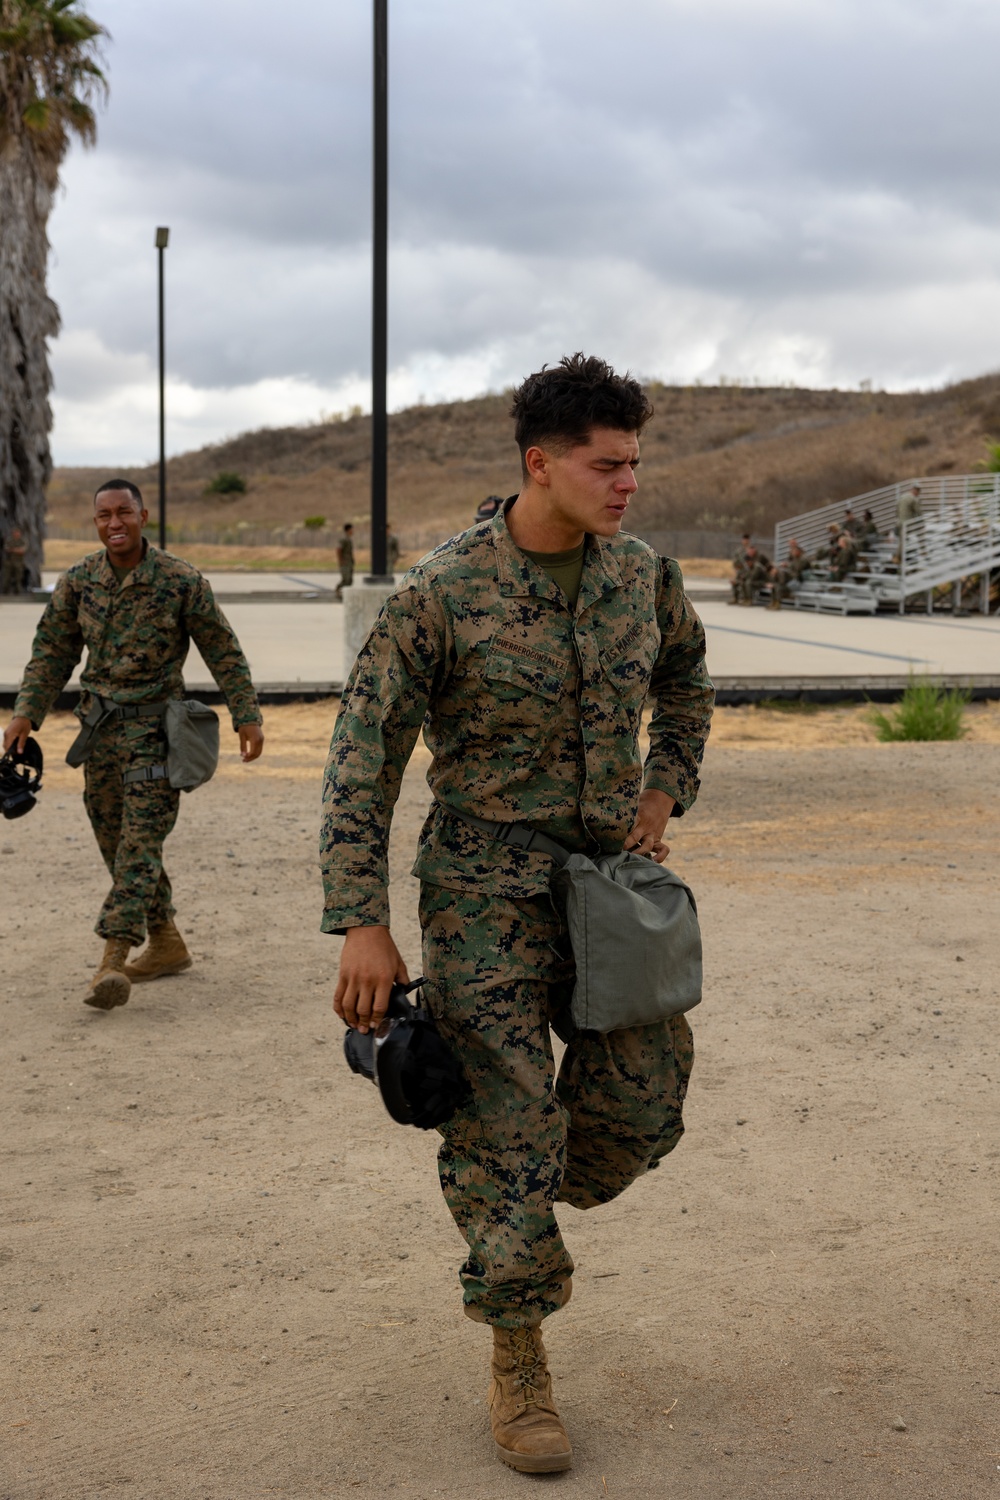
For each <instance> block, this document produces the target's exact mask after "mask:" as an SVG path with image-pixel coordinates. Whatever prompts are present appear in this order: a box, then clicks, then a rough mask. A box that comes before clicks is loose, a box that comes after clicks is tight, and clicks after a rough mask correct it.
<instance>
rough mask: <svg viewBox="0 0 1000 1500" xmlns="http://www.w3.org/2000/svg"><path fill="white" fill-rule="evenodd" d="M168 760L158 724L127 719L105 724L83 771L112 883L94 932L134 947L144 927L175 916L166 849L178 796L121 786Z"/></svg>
mask: <svg viewBox="0 0 1000 1500" xmlns="http://www.w3.org/2000/svg"><path fill="white" fill-rule="evenodd" d="M166 756H167V741H166V736H165V735H164V733H163V724H162V722H161V721H160V720H158V719H131V720H127V721H125V722H124V723H122V722H119V723H109V724H105V725H104V727H103V728H102V729H101V730H100V731H99V733H98V734H97V736H96V738H95V741H94V745H93V748H92V750H91V752H90V754H89V756H88V757H87V760H86V761H85V762H84V767H83V774H84V792H83V803H84V806H85V807H86V809H87V816H88V817H89V819H90V823H91V827H92V828H93V830H94V833H95V835H96V837H97V842H98V845H99V847H100V850H101V853H102V855H103V856H104V863H105V864H106V865H107V867H108V869H109V870H110V871H111V876H112V886H111V890H110V891H109V892H108V895H107V899H106V900H105V902H104V905H103V906H102V907H101V914H100V916H99V917H98V919H97V926H96V929H95V930H96V931H97V933H98V934H99V935H100V936H101V937H103V938H127V939H128V940H129V942H131V943H132V945H133V947H134V946H136V945H137V944H139V943H141V942H142V940H143V938H144V936H145V935H146V930H147V927H162V925H163V924H164V922H166V921H167V920H168V919H169V918H170V917H172V916H173V914H174V908H173V904H172V902H171V892H170V881H169V880H168V879H167V875H166V872H165V870H164V868H163V843H164V840H165V839H166V837H167V834H168V833H169V832H170V830H171V829H172V828H173V826H174V824H175V823H176V821H177V807H178V804H179V802H180V792H177V791H175V790H174V789H173V787H172V786H170V785H169V784H168V783H167V782H166V781H137V782H131V783H129V785H128V786H125V785H124V784H123V783H122V775H123V774H124V772H125V771H131V770H134V769H136V768H137V767H139V766H155V765H162V764H163V762H164V761H165V760H166Z"/></svg>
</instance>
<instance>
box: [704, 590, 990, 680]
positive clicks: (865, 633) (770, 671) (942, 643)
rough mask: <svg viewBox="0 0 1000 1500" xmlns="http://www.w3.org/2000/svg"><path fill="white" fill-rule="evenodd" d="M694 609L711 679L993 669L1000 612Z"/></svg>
mask: <svg viewBox="0 0 1000 1500" xmlns="http://www.w3.org/2000/svg"><path fill="white" fill-rule="evenodd" d="M698 613H699V614H700V616H701V618H702V620H703V621H704V624H705V631H706V634H707V637H708V666H709V671H710V672H711V674H712V676H713V677H714V678H716V679H718V680H727V679H730V678H743V677H748V676H749V677H795V678H824V677H831V678H832V677H836V678H845V677H851V676H855V677H864V678H871V677H886V678H898V677H903V678H905V677H906V676H907V675H908V674H909V673H910V672H915V673H918V674H919V673H928V674H930V675H931V676H935V677H937V676H941V677H948V678H955V677H962V676H985V675H995V674H998V673H1000V619H998V618H995V617H993V616H990V617H985V616H982V615H971V616H968V617H966V618H960V619H955V618H954V617H953V616H940V615H931V616H926V615H924V616H921V615H871V616H869V615H863V616H859V615H847V616H844V615H815V614H811V613H808V614H807V613H806V612H805V611H804V610H781V611H780V612H779V611H772V610H765V609H741V608H738V607H732V606H729V605H726V604H718V603H713V602H711V601H706V602H704V603H701V604H699V606H698Z"/></svg>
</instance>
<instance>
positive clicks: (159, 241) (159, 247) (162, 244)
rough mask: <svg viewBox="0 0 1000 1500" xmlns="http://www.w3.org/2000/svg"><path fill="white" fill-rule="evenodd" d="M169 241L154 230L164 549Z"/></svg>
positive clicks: (166, 231) (161, 231)
mask: <svg viewBox="0 0 1000 1500" xmlns="http://www.w3.org/2000/svg"><path fill="white" fill-rule="evenodd" d="M169 243H170V230H169V229H162V228H161V229H158V230H157V231H156V258H157V272H158V286H157V291H158V298H157V316H158V334H159V338H158V342H159V358H160V517H159V519H160V547H161V549H162V550H164V551H165V550H166V546H167V452H166V430H167V424H166V397H165V391H164V387H165V383H166V382H165V374H166V354H165V349H164V338H163V252H164V250H165V249H166V248H167V245H168V244H169Z"/></svg>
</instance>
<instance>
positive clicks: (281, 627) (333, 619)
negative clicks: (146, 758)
mask: <svg viewBox="0 0 1000 1500" xmlns="http://www.w3.org/2000/svg"><path fill="white" fill-rule="evenodd" d="M224 612H225V615H226V618H227V619H228V620H229V623H230V624H231V625H232V627H233V629H234V630H235V631H236V634H237V635H238V637H239V640H240V644H241V645H242V647H243V650H244V652H245V653H246V658H247V661H248V662H249V663H250V671H251V673H252V674H253V679H254V682H255V683H256V684H257V685H258V687H261V688H263V687H265V686H267V687H268V688H270V687H272V686H274V687H277V686H280V687H282V688H283V689H284V690H285V691H292V690H294V689H295V688H296V687H300V688H308V689H309V691H310V692H312V693H315V692H318V691H326V692H331V693H332V692H335V691H338V690H339V688H340V684H341V681H342V675H341V661H342V656H343V646H342V639H343V610H342V609H341V608H340V607H339V606H338V607H337V608H331V607H330V606H329V605H327V604H324V603H297V604H271V603H268V604H232V605H226V606H225V608H224ZM41 613H42V606H41V605H40V604H33V605H32V604H0V694H7V693H9V692H13V691H16V687H17V684H18V683H19V682H20V679H21V673H22V671H23V670H24V664H25V662H26V661H27V660H28V657H29V656H30V655H31V642H32V639H33V637H34V633H35V626H36V624H37V622H38V619H39V617H40V616H41ZM79 678H80V669H79V668H77V670H76V671H75V672H74V673H73V676H72V677H71V679H70V684H69V685H70V686H71V687H72V686H75V685H76V684H77V683H78V682H79ZM184 680H185V682H186V683H187V685H188V687H190V688H192V689H193V690H195V691H200V690H201V689H203V688H210V689H212V690H214V689H215V682H214V680H213V678H212V674H211V673H210V672H209V670H208V668H207V667H206V665H205V663H204V662H203V661H202V659H201V656H200V655H199V653H198V651H197V649H196V648H195V647H194V646H192V647H191V651H190V654H189V655H188V659H187V662H186V664H185V668H184Z"/></svg>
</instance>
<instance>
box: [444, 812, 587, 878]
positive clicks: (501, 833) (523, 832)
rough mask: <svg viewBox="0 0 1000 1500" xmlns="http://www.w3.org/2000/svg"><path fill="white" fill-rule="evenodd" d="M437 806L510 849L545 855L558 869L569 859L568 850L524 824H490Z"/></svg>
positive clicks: (469, 815)
mask: <svg viewBox="0 0 1000 1500" xmlns="http://www.w3.org/2000/svg"><path fill="white" fill-rule="evenodd" d="M438 806H439V807H440V808H441V810H442V811H443V812H446V813H448V814H449V815H450V816H451V817H453V818H458V819H459V821H460V822H462V823H468V824H469V825H470V826H471V827H472V828H478V829H479V832H480V833H486V834H489V836H490V838H492V839H496V840H497V841H498V842H499V843H501V844H507V845H508V846H509V847H510V848H511V849H524V850H526V851H527V852H528V853H529V854H547V855H548V856H549V857H550V858H551V859H554V860H555V862H556V864H557V865H558V866H559V867H560V868H561V867H562V866H563V865H564V864H565V863H566V861H567V860H568V859H569V857H570V850H569V849H566V848H565V847H564V846H563V845H562V844H557V843H556V841H555V839H550V838H549V837H548V835H547V834H544V833H536V832H535V830H534V829H533V828H529V827H528V826H527V825H526V824H525V823H490V822H489V821H488V820H487V819H486V818H475V817H473V815H472V813H464V812H459V811H458V809H457V808H455V807H449V806H447V805H446V804H445V803H443V802H441V803H439V804H438Z"/></svg>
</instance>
